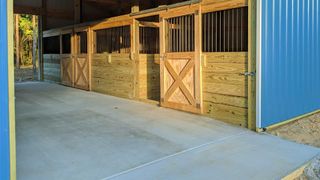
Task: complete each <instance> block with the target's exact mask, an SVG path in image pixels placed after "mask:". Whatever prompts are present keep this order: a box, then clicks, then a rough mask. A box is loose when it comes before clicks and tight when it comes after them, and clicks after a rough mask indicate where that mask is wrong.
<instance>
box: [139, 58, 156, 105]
mask: <svg viewBox="0 0 320 180" xmlns="http://www.w3.org/2000/svg"><path fill="white" fill-rule="evenodd" d="M159 58H160V56H159V55H158V54H140V55H139V66H138V68H139V71H138V72H139V75H138V78H139V83H138V84H136V86H138V88H139V99H149V100H155V101H159V100H160V65H159V64H158V62H159Z"/></svg>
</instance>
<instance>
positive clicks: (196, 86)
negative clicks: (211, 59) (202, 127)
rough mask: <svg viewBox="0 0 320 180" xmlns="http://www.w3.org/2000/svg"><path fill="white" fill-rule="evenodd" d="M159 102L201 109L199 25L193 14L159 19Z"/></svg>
mask: <svg viewBox="0 0 320 180" xmlns="http://www.w3.org/2000/svg"><path fill="white" fill-rule="evenodd" d="M162 23H164V25H162V30H161V31H162V33H161V36H163V37H162V38H161V39H162V40H164V41H165V43H164V44H162V45H163V46H164V47H162V48H163V49H164V51H162V53H161V57H162V58H161V59H162V61H161V65H160V67H161V91H162V92H161V105H162V106H164V107H169V108H173V109H178V110H183V111H189V112H194V113H200V112H201V99H200V85H201V84H200V71H199V67H200V62H199V59H198V57H197V53H196V49H197V48H198V47H196V43H195V42H196V38H197V37H195V35H196V34H197V32H196V31H197V29H196V28H198V27H197V26H196V25H195V14H190V15H184V16H179V17H170V18H164V19H163V20H162ZM199 55H200V54H199Z"/></svg>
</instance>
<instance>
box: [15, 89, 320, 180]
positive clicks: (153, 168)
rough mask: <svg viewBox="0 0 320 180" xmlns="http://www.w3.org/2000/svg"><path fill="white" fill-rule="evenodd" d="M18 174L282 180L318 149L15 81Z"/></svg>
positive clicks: (211, 122)
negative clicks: (280, 179)
mask: <svg viewBox="0 0 320 180" xmlns="http://www.w3.org/2000/svg"><path fill="white" fill-rule="evenodd" d="M16 121H17V122H16V123H17V124H16V131H17V173H18V179H21V180H24V179H26V180H29V179H30V180H37V179H39V180H43V179H46V180H49V179H59V180H62V179H66V180H70V179H76V180H81V179H84V180H87V179H88V180H92V179H279V178H281V177H283V176H285V175H287V174H289V173H290V172H292V171H293V170H295V169H297V168H298V167H300V166H301V165H303V164H305V163H306V162H307V161H309V160H310V159H312V158H313V157H314V156H315V155H317V154H318V153H319V149H316V148H313V147H310V146H305V145H300V144H296V143H293V142H289V141H285V140H282V139H279V138H277V137H274V136H270V135H266V134H256V133H254V132H250V131H248V130H246V129H242V128H238V127H234V126H230V125H228V124H224V123H222V122H219V121H215V120H213V119H210V118H206V117H201V116H197V115H193V114H189V113H183V112H179V111H174V110H170V109H165V108H159V107H157V106H155V105H150V104H145V103H141V102H135V101H130V100H125V99H120V98H116V97H111V96H106V95H101V94H97V93H93V92H85V91H81V90H77V89H72V88H68V87H64V86H60V85H56V84H49V83H22V84H17V85H16Z"/></svg>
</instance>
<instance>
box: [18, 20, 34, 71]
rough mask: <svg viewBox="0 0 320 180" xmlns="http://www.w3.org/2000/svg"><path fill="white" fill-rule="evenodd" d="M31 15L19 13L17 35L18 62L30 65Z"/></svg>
mask: <svg viewBox="0 0 320 180" xmlns="http://www.w3.org/2000/svg"><path fill="white" fill-rule="evenodd" d="M36 30H37V26H35V29H33V24H32V15H20V18H19V36H20V43H19V47H20V63H21V65H22V66H28V65H32V48H33V47H32V46H33V34H34V32H33V31H36Z"/></svg>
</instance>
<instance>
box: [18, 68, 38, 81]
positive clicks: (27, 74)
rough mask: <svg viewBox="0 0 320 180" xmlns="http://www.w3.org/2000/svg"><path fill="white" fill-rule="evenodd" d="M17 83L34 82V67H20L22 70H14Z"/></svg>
mask: <svg viewBox="0 0 320 180" xmlns="http://www.w3.org/2000/svg"><path fill="white" fill-rule="evenodd" d="M14 77H15V78H14V79H15V82H24V81H32V80H33V68H32V66H26V67H20V69H18V68H15V69H14Z"/></svg>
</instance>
